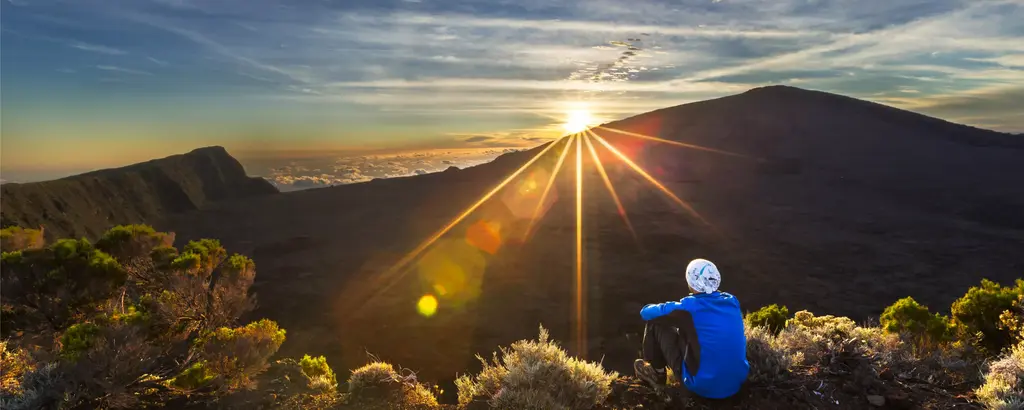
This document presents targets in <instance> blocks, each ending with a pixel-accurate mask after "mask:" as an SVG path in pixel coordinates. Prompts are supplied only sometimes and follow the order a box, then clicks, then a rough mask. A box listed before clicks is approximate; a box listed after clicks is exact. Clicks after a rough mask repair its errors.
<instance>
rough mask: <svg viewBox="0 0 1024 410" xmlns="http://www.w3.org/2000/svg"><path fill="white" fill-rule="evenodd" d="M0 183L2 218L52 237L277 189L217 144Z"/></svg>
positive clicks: (92, 232) (91, 232)
mask: <svg viewBox="0 0 1024 410" xmlns="http://www.w3.org/2000/svg"><path fill="white" fill-rule="evenodd" d="M0 189H2V194H3V195H2V198H0V203H2V205H0V219H2V225H3V226H10V225H19V226H24V227H38V226H43V227H45V228H46V229H45V232H46V233H47V235H48V236H51V235H52V236H51V237H65V236H70V237H87V238H92V239H95V238H96V236H97V235H99V234H101V233H102V232H104V231H105V230H106V229H107V228H109V227H110V226H112V225H117V224H127V223H156V222H157V221H159V220H160V219H162V218H164V217H166V216H167V215H169V214H173V213H179V212H187V211H194V210H199V209H202V208H203V207H205V206H207V205H208V204H209V203H212V202H215V201H221V200H229V199H237V198H244V197H251V196H258V195H268V194H274V193H277V192H278V191H277V188H274V187H273V185H271V184H270V183H269V182H267V181H266V180H264V179H262V178H250V177H248V176H247V175H246V174H245V169H244V168H243V167H242V165H241V163H239V162H238V161H237V160H236V159H235V158H233V157H232V156H231V155H230V154H228V152H227V150H226V149H224V147H220V146H211V147H204V148H198V149H195V150H192V151H189V152H188V153H184V154H177V155H171V156H168V157H164V158H159V159H153V160H149V161H145V162H140V163H136V164H131V165H126V166H123V167H118V168H109V169H101V170H96V171H91V172H86V173H84V174H79V175H73V176H69V177H65V178H61V179H57V180H52V181H43V182H31V183H9V184H4V185H3V186H2V187H0Z"/></svg>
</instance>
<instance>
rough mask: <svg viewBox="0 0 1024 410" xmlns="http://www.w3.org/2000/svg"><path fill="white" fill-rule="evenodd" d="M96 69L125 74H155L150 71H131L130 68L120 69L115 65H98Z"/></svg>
mask: <svg viewBox="0 0 1024 410" xmlns="http://www.w3.org/2000/svg"><path fill="white" fill-rule="evenodd" d="M96 69H97V70H103V71H114V72H118V73H125V74H135V75H153V73H150V72H148V71H141V70H133V69H130V68H124V67H118V66H113V65H98V66H96Z"/></svg>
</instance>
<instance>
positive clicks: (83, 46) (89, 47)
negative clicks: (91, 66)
mask: <svg viewBox="0 0 1024 410" xmlns="http://www.w3.org/2000/svg"><path fill="white" fill-rule="evenodd" d="M69 46H70V47H72V48H77V49H79V50H82V51H89V52H93V53H100V54H109V55H115V56H117V55H124V54H128V52H127V51H124V50H121V49H119V48H114V47H108V46H104V45H99V44H89V43H83V42H74V43H71V44H69Z"/></svg>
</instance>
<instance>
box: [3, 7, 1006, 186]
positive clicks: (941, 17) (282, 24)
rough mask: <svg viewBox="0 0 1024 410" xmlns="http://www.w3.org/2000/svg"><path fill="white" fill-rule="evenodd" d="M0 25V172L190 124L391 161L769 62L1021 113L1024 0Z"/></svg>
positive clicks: (290, 148) (174, 11)
mask: <svg viewBox="0 0 1024 410" xmlns="http://www.w3.org/2000/svg"><path fill="white" fill-rule="evenodd" d="M0 30H2V34H0V179H4V180H6V181H29V180H39V179H48V178H55V177H60V176H64V175H69V174H72V173H76V172H82V171H86V170H91V169H96V168H104V167H112V166H119V165H124V164H128V163H132V162H138V161H143V160H147V159H150V158H156V157H162V156H166V155H171V154H175V153H181V152H186V151H188V150H191V149H193V148H197V147H201V146H209V145H221V146H224V147H226V148H227V149H228V150H229V152H231V153H232V154H233V155H235V156H236V157H238V158H240V160H241V161H242V163H243V164H244V165H245V166H246V168H247V170H248V171H249V172H250V173H252V174H256V175H263V176H267V177H268V178H277V179H279V182H278V183H279V184H281V185H287V186H292V187H294V185H295V182H296V181H303V179H302V178H301V177H306V179H310V178H314V179H315V180H316V181H321V182H322V181H324V180H327V181H331V182H330V183H346V182H352V180H353V178H350V176H351V172H349V173H344V172H343V173H340V174H338V173H334V172H335V171H334V169H335V168H338V169H348V168H347V167H350V166H351V164H363V163H367V162H366V161H367V160H368V159H369V161H370V162H369V163H370V164H371V165H372V166H373V167H374V168H377V166H378V165H384V164H386V163H388V162H396V160H395V158H398V160H399V161H397V162H400V163H401V164H400V166H398V167H396V168H395V169H394V170H391V171H381V172H379V173H378V174H379V175H377V174H374V175H376V176H375V177H385V176H394V175H398V174H401V173H403V172H404V174H405V175H411V174H415V173H416V172H417V171H418V170H422V171H430V172H432V171H436V170H443V169H444V168H445V167H446V166H453V165H454V166H468V165H471V164H473V163H479V162H480V161H485V160H487V159H488V158H492V157H493V156H494V155H496V153H500V152H503V151H505V150H514V149H521V148H526V147H531V146H536V145H538V144H540V143H542V142H544V141H546V140H549V139H552V138H556V137H558V136H560V135H562V134H564V129H563V128H562V127H561V123H562V122H563V121H564V120H563V118H565V117H566V116H567V115H568V114H567V113H568V112H570V111H573V110H586V111H589V112H590V113H591V114H592V117H593V120H594V121H595V122H604V121H609V120H613V119H618V118H622V117H627V116H630V115H634V114H639V113H643V112H646V111H650V110H654V109H658V108H663V107H667V106H673V105H679V104H683V103H687V102H693V101H699V100H704V99H709V98H715V97H720V96H724V95H729V94H735V93H739V92H743V91H745V90H747V89H750V88H753V87H757V86H762V85H768V84H789V85H794V86H798V87H803V88H810V89H818V90H824V91H829V92H835V93H840V94H845V95H850V96H854V97H857V98H863V99H868V100H872V101H876V102H881V103H884V104H889V105H893V106H897V107H900V108H905V109H910V110H914V111H918V112H922V113H925V114H929V115H934V116H937V117H940V118H944V119H948V120H951V121H956V122H961V123H967V124H971V125H975V126H979V127H984V128H990V129H995V130H1000V131H1007V132H1024V109H1021V108H1020V107H1021V105H1022V104H1021V101H1024V0H963V1H961V0H700V1H697V0H671V1H670V0H630V1H620V0H208V1H199V0H74V1H72V0H0ZM448 152H452V153H451V154H449V153H448ZM424 153H427V154H429V155H428V156H429V157H430V158H431V159H430V160H429V164H427V165H429V166H427V165H424V164H422V163H421V162H417V161H425V160H424V159H423V158H424V157H423V156H420V157H417V156H416V155H417V154H424ZM414 158H419V159H414ZM405 160H408V161H405ZM403 161H405V162H403ZM410 161H411V162H410ZM445 161H448V162H449V163H445ZM286 167H287V168H286ZM296 168H299V169H304V170H306V172H305V173H295V172H294V170H295V169H296ZM314 169H317V170H319V171H318V172H321V173H319V174H316V173H312V170H314ZM289 170H290V171H289ZM325 170H330V171H331V172H323V171H325ZM402 170H404V171H402ZM364 171H365V172H364ZM369 171H370V170H368V169H360V173H359V175H362V176H363V177H366V175H369V174H373V173H372V172H369ZM398 171H402V172H398ZM296 178H298V179H296ZM355 179H360V178H355ZM310 184H313V182H308V181H307V182H299V185H302V186H307V185H310Z"/></svg>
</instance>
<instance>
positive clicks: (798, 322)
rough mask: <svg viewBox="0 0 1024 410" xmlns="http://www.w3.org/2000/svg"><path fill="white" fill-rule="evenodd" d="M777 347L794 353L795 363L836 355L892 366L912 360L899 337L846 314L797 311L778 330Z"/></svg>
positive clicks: (821, 361)
mask: <svg viewBox="0 0 1024 410" xmlns="http://www.w3.org/2000/svg"><path fill="white" fill-rule="evenodd" d="M777 343H778V346H779V347H780V348H781V349H782V350H783V351H785V352H786V353H787V354H790V355H793V357H794V360H796V359H801V360H797V363H794V364H804V365H811V364H827V360H828V359H830V358H831V357H834V356H835V355H837V354H852V355H855V356H862V357H865V358H867V359H869V360H870V361H871V362H872V363H873V364H874V365H876V366H881V367H891V366H898V365H901V364H903V363H905V362H907V361H909V360H911V355H910V352H909V351H908V350H907V349H906V347H905V346H904V344H903V343H902V342H901V341H900V339H899V337H898V336H896V335H893V334H888V333H885V332H884V331H882V330H881V329H880V328H873V327H861V326H857V324H856V323H855V322H854V321H853V320H850V318H846V317H837V316H832V315H825V316H815V315H814V314H813V313H811V312H808V311H806V310H804V311H800V312H796V313H795V314H794V315H793V318H792V319H790V320H789V321H788V322H787V324H786V328H785V329H783V331H782V332H780V333H779V336H778V340H777Z"/></svg>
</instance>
